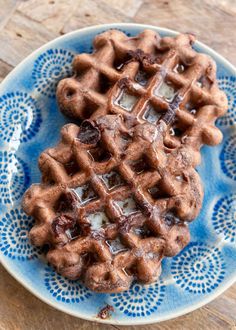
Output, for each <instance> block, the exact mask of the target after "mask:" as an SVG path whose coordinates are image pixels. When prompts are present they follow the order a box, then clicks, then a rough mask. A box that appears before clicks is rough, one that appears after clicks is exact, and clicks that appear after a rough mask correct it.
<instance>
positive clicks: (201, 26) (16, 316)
mask: <svg viewBox="0 0 236 330" xmlns="http://www.w3.org/2000/svg"><path fill="white" fill-rule="evenodd" d="M111 22H137V23H146V24H153V25H157V26H163V27H167V28H171V29H175V30H178V31H181V32H193V33H195V34H196V35H197V37H198V39H199V40H201V41H203V42H205V43H206V44H207V45H209V46H210V47H212V48H213V49H215V50H216V51H218V52H219V53H220V54H222V55H223V56H225V57H226V58H227V59H228V60H229V61H231V62H232V63H233V64H235V65H236V46H235V37H236V35H235V31H236V0H192V1H191V0H169V1H168V0H146V1H145V0H100V1H99V0H97V1H96V0H24V1H23V0H21V1H20V0H0V81H1V80H2V79H3V78H4V77H5V76H6V75H7V74H8V73H9V72H10V71H11V70H12V69H13V67H14V66H16V65H17V64H18V63H19V62H20V61H21V60H23V59H24V58H25V56H27V55H28V54H30V53H31V52H32V51H33V50H35V49H36V48H38V47H39V46H41V45H43V44H44V43H46V42H47V41H49V40H52V39H53V38H55V37H57V36H58V35H61V34H64V33H67V32H69V31H72V30H75V29H78V28H81V27H84V26H89V25H94V24H99V23H111ZM135 328H137V326H136V327H132V326H125V327H120V326H113V325H101V324H97V323H92V322H88V321H83V320H80V319H77V318H75V317H72V316H69V315H66V314H64V313H62V312H59V311H57V310H55V309H53V308H51V307H49V306H47V305H46V304H45V303H43V302H41V301H39V300H38V299H37V298H35V297H34V296H33V295H32V294H31V293H29V292H28V291H27V290H25V289H24V288H23V287H22V286H21V285H20V284H18V283H17V281H15V280H14V279H13V278H12V277H11V276H10V275H9V274H8V273H7V272H6V271H5V270H4V269H3V267H1V268H0V329H1V330H12V329H17V330H29V329H30V330H31V329H32V330H38V329H44V330H49V329H50V330H54V329H58V330H59V329H60V330H64V329H66V330H67V329H72V330H73V329H80V330H85V329H91V330H108V329H109V330H110V329H121V330H122V329H123V330H133V329H135ZM138 328H139V329H143V330H146V329H148V330H154V329H156V330H157V329H163V330H165V329H166V330H167V329H168V330H169V329H174V330H182V329H191V330H195V329H196V330H198V329H204V330H205V329H207V330H208V329H209V330H214V329H217V330H218V329H236V285H234V286H232V287H231V288H230V289H229V290H227V291H226V292H225V293H224V294H222V295H221V296H220V297H218V298H217V299H215V300H214V301H213V302H211V303H210V304H208V305H206V306H204V307H202V308H201V309H198V310H196V311H194V312H192V313H190V314H187V315H185V316H182V317H179V318H178V319H175V320H170V321H166V322H162V323H159V324H153V325H147V326H140V327H138Z"/></svg>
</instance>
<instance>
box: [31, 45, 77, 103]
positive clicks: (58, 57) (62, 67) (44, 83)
mask: <svg viewBox="0 0 236 330" xmlns="http://www.w3.org/2000/svg"><path fill="white" fill-rule="evenodd" d="M73 57H74V55H73V54H72V53H71V52H70V51H67V50H65V49H48V50H47V51H46V52H44V53H42V54H41V55H39V57H38V58H37V60H36V61H35V62H34V69H33V72H32V76H33V79H34V86H35V88H36V90H37V91H38V92H39V93H42V94H44V95H46V96H48V97H55V92H56V86H57V83H58V81H59V80H61V79H62V78H65V77H68V76H69V75H71V73H72V66H71V64H72V60H73Z"/></svg>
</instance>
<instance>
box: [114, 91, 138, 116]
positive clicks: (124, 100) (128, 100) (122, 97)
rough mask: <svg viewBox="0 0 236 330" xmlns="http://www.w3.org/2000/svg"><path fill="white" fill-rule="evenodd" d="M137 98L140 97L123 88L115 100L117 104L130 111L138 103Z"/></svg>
mask: <svg viewBox="0 0 236 330" xmlns="http://www.w3.org/2000/svg"><path fill="white" fill-rule="evenodd" d="M137 100H138V98H137V97H136V96H134V95H131V94H128V93H126V92H125V91H124V90H122V91H121V93H120V94H119V96H118V98H117V99H116V100H115V104H117V105H118V106H119V107H121V108H123V109H125V110H126V111H129V112H130V111H132V109H133V107H134V106H135V104H136V103H137Z"/></svg>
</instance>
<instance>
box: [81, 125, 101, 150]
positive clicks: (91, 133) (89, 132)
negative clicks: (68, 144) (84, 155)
mask: <svg viewBox="0 0 236 330" xmlns="http://www.w3.org/2000/svg"><path fill="white" fill-rule="evenodd" d="M100 138H101V134H100V131H99V129H98V128H97V127H95V126H93V124H92V123H91V122H89V121H88V120H85V121H84V122H83V123H82V124H81V126H80V131H79V134H78V139H79V140H80V142H82V143H84V144H96V143H98V141H99V140H100Z"/></svg>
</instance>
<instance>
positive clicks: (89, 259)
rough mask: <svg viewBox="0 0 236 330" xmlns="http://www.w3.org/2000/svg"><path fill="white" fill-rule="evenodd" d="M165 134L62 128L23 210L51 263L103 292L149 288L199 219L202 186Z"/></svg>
mask: <svg viewBox="0 0 236 330" xmlns="http://www.w3.org/2000/svg"><path fill="white" fill-rule="evenodd" d="M166 131H167V125H166V123H165V122H164V121H161V122H160V123H159V124H158V125H156V126H155V125H152V124H149V123H147V122H146V123H136V124H133V125H132V126H131V127H129V129H127V123H125V121H124V119H123V117H122V116H121V115H105V116H102V117H100V118H98V119H96V120H85V121H84V122H83V123H82V124H81V126H78V125H75V124H68V125H66V126H64V127H63V128H62V132H61V134H62V140H61V142H60V143H59V144H58V145H57V146H56V147H54V148H51V149H48V150H46V151H45V152H43V153H42V154H41V156H40V158H39V166H40V170H41V172H42V183H41V184H38V185H32V186H31V187H30V189H29V190H28V191H27V192H26V194H25V196H24V200H23V208H24V209H25V211H26V213H27V214H29V215H31V216H33V217H34V218H35V220H36V225H35V226H34V227H33V228H32V230H31V232H30V238H31V240H32V243H33V244H35V245H37V246H44V245H49V246H50V250H49V252H48V253H47V260H48V261H49V262H50V263H51V264H52V265H54V266H55V267H56V269H57V271H58V272H59V273H61V274H62V275H64V276H66V277H68V278H70V279H78V278H82V279H83V280H84V282H85V284H86V286H87V287H89V288H90V289H92V290H94V291H97V292H120V291H124V290H127V289H128V288H129V286H130V284H131V283H132V281H133V280H134V279H136V280H138V281H140V282H143V283H150V282H153V281H155V280H156V279H157V278H158V276H159V274H160V272H161V261H162V259H163V257H165V256H173V255H176V254H177V253H178V252H179V251H180V250H182V248H183V247H184V246H185V245H186V244H187V243H188V242H189V239H190V235H189V229H188V222H189V221H191V220H193V219H194V218H195V217H196V216H197V215H198V213H199V210H200V208H201V203H202V196H203V192H202V187H201V183H200V179H199V176H198V174H197V172H196V171H195V170H194V167H193V165H194V163H195V158H194V153H191V152H190V150H189V149H188V148H187V147H183V146H182V147H181V148H179V149H178V151H177V150H170V149H169V148H167V147H166V146H165V145H164V141H163V137H164V134H165V132H166Z"/></svg>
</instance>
